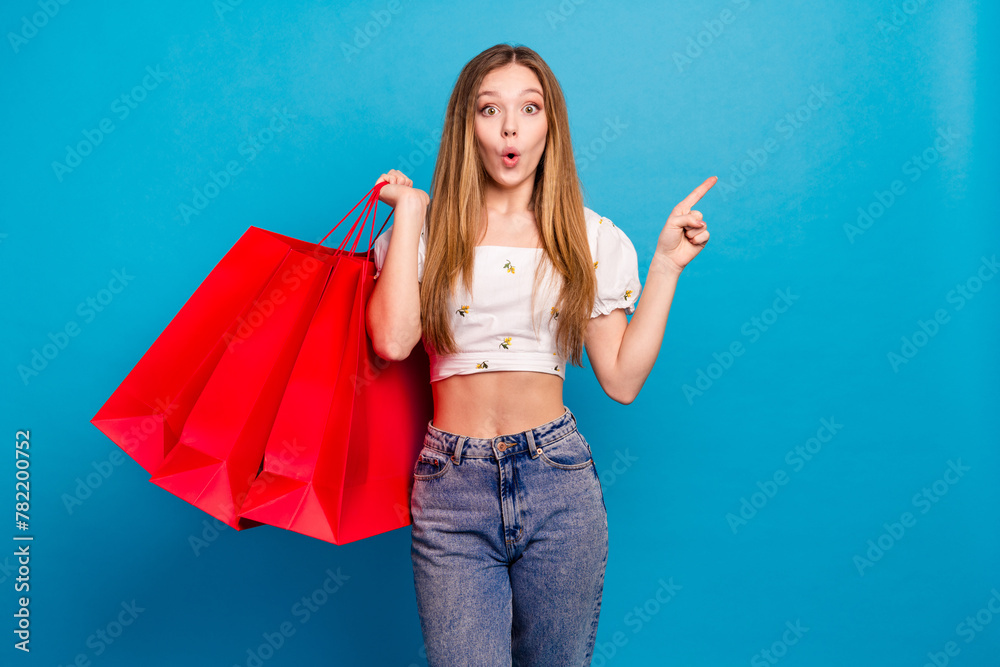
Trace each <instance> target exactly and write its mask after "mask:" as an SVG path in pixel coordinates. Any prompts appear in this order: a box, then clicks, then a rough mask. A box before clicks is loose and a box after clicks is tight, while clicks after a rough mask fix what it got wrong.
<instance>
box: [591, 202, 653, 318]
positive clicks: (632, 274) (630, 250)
mask: <svg viewBox="0 0 1000 667" xmlns="http://www.w3.org/2000/svg"><path fill="white" fill-rule="evenodd" d="M596 237H597V242H596V245H595V250H594V271H595V272H596V273H597V297H596V299H595V300H594V309H593V311H592V312H591V314H590V316H591V317H597V316H598V315H607V314H608V313H611V312H612V311H614V310H615V309H616V308H624V309H625V312H626V314H628V315H631V314H632V313H633V312H635V302H636V301H637V300H638V298H639V292H640V291H641V290H642V284H641V283H640V282H639V258H638V255H637V254H636V251H635V246H633V245H632V241H631V240H630V239H629V238H628V236H626V234H625V232H623V231H622V230H621V228H620V227H618V226H616V225H615V224H614V223H613V222H611V221H610V220H608V219H607V218H604V217H601V218H600V220H599V221H598V223H597V234H596Z"/></svg>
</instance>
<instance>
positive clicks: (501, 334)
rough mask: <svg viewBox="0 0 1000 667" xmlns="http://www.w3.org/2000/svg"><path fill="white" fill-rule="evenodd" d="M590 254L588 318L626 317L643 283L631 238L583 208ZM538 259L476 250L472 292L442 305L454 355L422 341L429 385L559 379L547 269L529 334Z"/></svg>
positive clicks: (528, 251) (510, 250) (420, 255)
mask: <svg viewBox="0 0 1000 667" xmlns="http://www.w3.org/2000/svg"><path fill="white" fill-rule="evenodd" d="M583 212H584V219H585V220H586V222H587V237H588V239H589V241H590V253H591V255H592V256H593V258H594V270H595V272H596V273H597V297H596V298H595V300H594V308H593V310H592V311H591V314H590V316H591V317H597V316H598V315H607V314H608V313H610V312H612V311H613V310H615V309H616V308H624V309H625V312H626V313H628V314H632V313H633V312H634V311H635V303H636V301H637V300H638V298H639V292H640V291H641V290H642V285H641V283H640V282H639V261H638V257H637V255H636V251H635V247H634V246H633V245H632V241H630V240H629V238H628V236H626V235H625V232H623V231H622V230H621V228H619V227H617V226H616V225H615V224H614V223H613V222H611V221H610V220H609V219H607V218H604V217H601V216H600V215H598V214H597V213H594V211H592V210H590V209H589V208H587V207H584V209H583ZM426 235H427V223H426V222H425V223H424V228H423V230H422V231H421V232H420V241H419V244H418V249H417V281H418V282H420V281H422V280H423V273H424V256H425V252H426ZM391 236H392V227H391V226H390V227H388V228H387V229H385V230H384V231H383V232H382V234H381V236H379V237H378V238H377V239H376V240H375V243H374V244H373V246H372V253H373V254H374V255H375V268H376V273H375V278H378V276H379V274H380V273H381V272H382V264H383V263H384V261H385V256H386V253H387V252H388V247H389V239H390V237H391ZM544 256H545V253H544V251H543V250H542V249H541V248H517V247H510V246H486V245H481V246H477V247H476V262H475V275H474V277H473V293H472V294H469V293H468V292H467V291H466V290H465V288H464V286H463V285H462V283H461V281H459V282H458V285H457V286H456V294H455V295H454V296H452V297H451V299H450V300H449V308H448V311H449V313H450V315H451V317H452V332H453V335H454V338H455V342H456V344H457V345H458V348H459V349H460V350H461V352H459V353H457V354H451V355H441V356H437V355H435V354H434V353H433V352H432V351H431V350H430V348H428V346H427V344H426V342H425V343H424V349H425V350H426V351H427V353H428V357H429V358H430V371H431V382H436V381H438V380H441V379H444V378H446V377H448V376H450V375H462V374H467V373H483V372H490V371H511V370H524V371H537V372H540V373H552V374H554V375H558V376H560V377H562V378H563V379H565V378H566V369H565V366H564V363H565V361H566V360H565V359H562V358H560V357H559V356H558V354H557V352H556V345H555V334H556V325H557V318H558V317H559V313H558V311H557V310H556V307H555V303H556V301H557V299H558V298H559V291H558V286H557V285H555V284H556V283H558V282H561V278H559V277H558V276H555V271H554V270H552V269H549V271H548V280H545V279H543V282H541V283H539V285H538V291H537V293H536V294H535V324H536V325H537V329H538V333H537V335H536V333H535V331H534V328H533V325H532V321H531V313H530V312H529V311H530V306H531V290H532V284H533V282H534V278H535V269H536V265H537V263H538V262H539V261H540V260H541V259H543V258H544Z"/></svg>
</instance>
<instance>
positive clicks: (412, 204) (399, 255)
mask: <svg viewBox="0 0 1000 667" xmlns="http://www.w3.org/2000/svg"><path fill="white" fill-rule="evenodd" d="M391 187H393V186H392V185H387V186H384V187H383V189H382V192H385V190H388V189H389V188H391ZM427 204H428V199H427V194H426V193H424V192H423V191H421V190H414V189H412V188H408V191H406V192H404V193H402V194H401V195H400V197H399V200H398V201H397V202H396V206H395V209H394V213H393V217H394V218H395V221H394V222H393V225H392V228H393V229H392V237H391V238H390V239H389V247H388V250H387V252H386V257H385V261H384V262H383V265H382V270H381V273H380V274H379V277H378V279H377V280H376V281H375V288H374V289H373V291H372V295H371V298H370V299H369V301H368V310H367V311H366V314H365V324H366V325H367V327H368V334H369V336H370V337H371V339H372V347H373V348H374V350H375V354H377V355H378V356H380V357H382V358H383V359H388V360H390V361H401V360H403V359H406V358H407V357H409V356H410V352H412V351H413V348H414V346H416V344H417V343H418V342H419V341H420V337H421V335H422V333H423V330H422V327H421V324H420V283H418V282H417V249H418V243H419V241H420V231H421V229H422V228H423V226H424V218H425V216H426V215H427Z"/></svg>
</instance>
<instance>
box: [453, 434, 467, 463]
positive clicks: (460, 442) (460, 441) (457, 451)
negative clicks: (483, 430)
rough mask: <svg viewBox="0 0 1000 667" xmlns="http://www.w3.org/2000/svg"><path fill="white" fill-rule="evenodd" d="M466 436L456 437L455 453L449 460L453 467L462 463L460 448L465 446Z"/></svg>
mask: <svg viewBox="0 0 1000 667" xmlns="http://www.w3.org/2000/svg"><path fill="white" fill-rule="evenodd" d="M465 439H466V436H464V435H460V436H458V442H457V443H456V444H455V453H454V454H453V455H452V457H451V460H452V462H453V463H454V464H455V465H458V464H459V463H461V462H462V446H463V445H464V444H465Z"/></svg>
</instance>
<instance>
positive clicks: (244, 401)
mask: <svg viewBox="0 0 1000 667" xmlns="http://www.w3.org/2000/svg"><path fill="white" fill-rule="evenodd" d="M383 185H384V183H381V184H378V185H376V186H375V187H374V188H373V189H372V191H370V192H369V194H368V195H367V197H368V203H367V205H366V206H365V209H364V211H363V212H362V214H361V215H359V220H358V221H356V222H355V224H354V227H352V229H351V230H350V233H349V235H348V236H347V238H345V241H344V242H343V243H342V244H341V247H340V248H337V249H331V248H326V247H324V246H322V245H320V244H322V241H320V244H313V243H308V242H305V241H300V240H298V239H294V238H291V237H287V236H283V235H280V234H276V233H274V232H269V231H267V230H263V229H260V228H257V227H250V228H249V229H248V230H247V232H246V233H245V234H244V235H243V236H242V237H241V238H240V239H239V241H238V242H237V243H236V244H235V245H234V246H233V248H232V249H231V250H230V251H229V252H228V253H227V254H226V256H225V257H224V258H223V259H222V260H221V261H220V262H219V264H218V265H217V266H216V267H215V269H213V270H212V272H211V273H210V274H209V276H208V277H207V278H206V279H205V281H204V282H203V283H202V285H201V286H200V287H199V288H198V290H197V291H196V292H195V293H194V295H192V297H191V298H190V299H189V300H188V302H187V303H186V304H185V305H184V307H183V308H182V309H181V311H180V312H179V313H178V314H177V316H176V317H175V318H174V319H173V320H172V321H171V323H170V324H169V325H168V326H167V328H166V329H165V330H164V331H163V333H162V334H161V335H160V336H159V338H157V340H156V342H155V343H154V344H153V346H152V347H150V349H149V350H148V351H147V352H146V354H145V355H144V356H143V357H142V359H140V361H139V362H138V363H137V364H136V366H135V368H133V370H132V371H131V372H130V373H129V375H128V376H127V377H126V378H125V380H124V381H123V382H122V383H121V385H120V386H119V387H118V389H117V390H116V391H115V393H114V394H113V395H112V396H111V397H110V398H109V399H108V401H107V402H106V403H105V405H104V406H103V407H102V408H101V410H100V411H99V412H98V413H97V415H95V416H94V418H93V419H92V420H91V421H92V423H94V425H95V426H97V427H98V428H99V429H101V430H102V431H103V432H104V433H105V434H107V435H108V436H109V437H110V438H111V439H112V440H113V441H115V442H116V444H118V445H119V446H120V447H122V449H124V450H125V451H126V453H128V454H129V455H130V456H132V457H133V458H134V459H135V460H136V461H137V462H139V463H140V465H142V466H143V467H144V468H145V469H146V470H148V471H150V472H151V473H152V478H151V481H153V482H154V483H156V484H158V485H160V486H162V487H163V488H166V489H167V490H169V491H171V492H172V493H174V494H175V495H178V496H179V497H181V498H183V499H185V500H187V501H188V502H191V503H192V504H194V505H196V506H197V507H200V508H201V509H203V510H205V511H206V512H208V513H209V514H211V515H213V516H215V517H217V518H219V519H221V520H223V521H225V522H226V523H228V524H229V525H230V526H233V527H234V528H236V529H241V528H247V527H252V526H255V525H259V524H260V523H261V522H260V521H258V520H256V519H252V518H247V517H243V516H241V508H242V505H243V504H244V501H245V499H246V496H247V492H248V490H249V489H250V487H251V484H252V483H253V481H254V479H255V478H257V475H258V473H259V472H260V471H261V469H262V468H263V467H265V461H264V460H263V459H264V453H265V449H267V450H268V451H269V452H272V457H271V458H272V459H273V460H274V461H279V462H283V463H290V464H295V467H296V469H297V470H300V471H301V469H302V468H303V464H304V463H305V465H307V466H309V465H311V466H313V467H315V466H318V465H319V464H320V463H322V460H321V459H319V458H314V459H309V458H308V455H307V454H306V453H307V452H308V451H310V449H309V447H314V446H315V443H312V442H309V441H301V442H302V443H303V444H301V445H300V444H298V441H292V442H291V446H290V447H287V448H286V449H285V450H284V451H281V450H277V449H275V447H277V446H275V447H271V446H269V445H268V443H269V441H271V440H272V439H271V431H272V429H273V427H274V426H275V420H276V418H277V417H278V414H279V407H281V406H282V405H284V404H285V403H286V400H285V394H286V391H288V389H289V382H290V380H291V378H292V377H293V370H294V369H297V368H300V367H305V365H306V364H309V363H311V362H310V361H308V359H310V358H312V355H314V354H316V350H320V349H321V348H322V347H323V345H322V335H323V334H322V333H312V329H313V327H314V326H316V327H318V326H320V325H322V326H326V327H327V329H324V331H332V330H334V329H336V328H337V326H338V325H337V322H339V323H340V324H339V327H340V329H341V331H342V332H348V333H350V332H352V331H355V329H357V328H358V324H359V323H360V329H359V331H360V335H358V334H357V333H355V334H353V338H352V337H351V336H350V335H345V336H342V337H341V338H339V339H335V340H328V341H327V345H326V349H325V351H324V353H325V356H324V359H325V361H326V364H327V368H334V369H336V373H335V374H333V375H330V376H313V379H312V381H313V382H316V383H318V387H319V388H320V390H321V389H322V386H323V385H324V384H325V385H329V386H340V387H341V389H340V392H339V393H338V394H337V399H338V400H346V401H348V404H349V407H347V408H344V406H343V405H341V404H339V403H338V404H337V406H335V407H336V410H338V411H339V412H338V414H339V415H340V416H339V418H338V419H339V420H338V421H336V422H335V423H331V424H330V425H329V427H328V430H327V431H325V432H329V428H332V429H334V431H336V430H337V429H342V432H341V433H340V439H339V440H337V439H336V438H333V440H330V439H329V438H328V439H327V442H335V443H339V446H340V447H348V448H350V447H353V448H354V449H353V450H350V451H352V452H353V453H352V454H351V456H350V457H349V458H350V459H351V460H355V459H358V458H359V457H360V458H361V459H362V460H364V461H368V458H367V457H366V456H364V455H362V454H361V452H362V451H363V450H364V448H366V447H373V446H380V445H381V444H382V441H384V440H385V439H388V440H390V441H391V444H390V445H387V446H385V448H384V449H383V450H380V453H381V452H382V451H384V452H386V455H388V454H389V453H395V454H396V455H398V456H400V457H402V460H397V459H392V460H391V461H385V460H381V459H380V460H379V462H380V464H381V465H382V468H380V469H378V472H376V473H375V474H374V475H372V482H371V484H366V482H365V480H364V479H359V478H358V477H357V474H356V473H357V470H359V468H358V467H357V466H356V465H354V466H351V467H350V468H348V467H344V469H343V470H344V475H345V476H344V477H342V479H343V480H344V481H345V482H346V483H348V484H350V485H351V486H352V488H354V489H355V490H357V491H358V492H357V493H355V492H354V491H351V492H350V493H347V494H340V495H339V496H338V498H347V499H348V502H346V503H342V504H341V505H340V506H339V511H340V515H339V519H338V521H337V524H336V525H338V526H339V525H341V523H343V524H345V525H346V524H351V521H352V520H353V521H355V524H357V525H359V526H360V528H359V529H358V530H355V531H354V532H353V533H352V534H354V535H359V536H362V537H363V536H368V535H374V534H377V533H379V532H384V531H385V530H391V529H393V528H397V527H402V526H405V525H408V523H409V510H408V507H409V506H408V498H409V489H410V486H411V485H412V476H409V475H408V476H407V478H406V479H405V480H404V479H403V478H402V477H400V476H398V475H396V474H395V470H396V469H398V468H400V467H402V466H404V465H405V466H406V468H407V470H408V471H410V472H411V473H412V466H413V463H414V461H415V460H416V456H417V453H418V452H419V448H420V446H421V441H422V438H423V432H424V430H425V429H426V424H427V421H428V420H429V419H430V415H431V399H430V385H429V366H428V360H427V358H426V352H425V351H424V350H423V349H420V348H419V347H418V348H416V349H415V350H414V354H413V355H411V356H410V358H409V359H407V360H406V361H404V362H394V363H388V362H385V361H383V360H380V359H378V357H376V356H375V355H374V354H373V353H372V352H371V344H370V340H369V339H368V337H367V336H366V335H365V333H364V326H363V323H364V309H365V306H366V305H367V299H368V297H369V296H370V294H371V289H372V287H373V279H372V277H371V276H372V275H373V274H374V264H373V259H372V258H371V256H370V250H369V251H366V252H363V253H359V252H355V251H354V248H356V246H357V242H358V239H359V238H360V236H359V237H358V239H355V241H354V247H353V248H352V250H351V252H345V251H344V248H343V246H344V245H345V244H346V242H347V240H348V239H349V238H351V237H352V236H354V234H355V232H356V231H357V232H360V231H363V230H364V228H365V223H364V222H363V221H362V219H363V218H365V219H366V216H367V214H368V213H369V212H371V213H372V221H373V222H374V211H375V210H376V208H377V200H378V192H379V191H380V190H381V187H382V186H383ZM362 201H364V200H362ZM360 203H361V202H359V203H358V204H357V205H355V207H354V209H356V208H357V206H358V205H360ZM354 209H352V211H351V212H353V210H354ZM349 215H350V213H348V216H349ZM390 215H391V214H390ZM346 218H347V216H345V218H344V219H346ZM341 222H343V220H341ZM359 222H361V227H360V229H358V223H359ZM339 224H340V223H338V225H337V226H339ZM384 226H385V225H384V224H383V228H384ZM334 229H336V226H335V227H334ZM331 233H332V230H331ZM327 236H329V234H327ZM325 238H326V237H324V240H325ZM370 247H371V245H370V243H369V248H370ZM321 313H322V316H320V315H321ZM357 313H360V315H358V314H357ZM359 317H360V319H358V318H359ZM330 327H332V329H331V328H330ZM362 354H364V355H365V360H364V361H361V359H360V357H361V355H362ZM373 368H374V369H375V370H376V371H377V372H372V369H373ZM349 369H353V375H354V377H355V378H358V377H362V378H364V383H363V384H364V386H365V388H366V389H367V391H365V392H363V394H364V396H366V397H367V396H372V397H378V399H379V404H378V405H377V406H371V407H372V409H371V410H368V408H369V403H367V402H366V401H364V400H355V399H354V397H353V396H349V395H348V394H346V393H345V390H344V389H343V388H342V387H343V385H342V384H335V383H341V382H346V381H348V380H341V378H342V377H345V378H348V377H349V376H350V375H351V373H347V374H346V375H345V374H344V372H346V371H348V370H349ZM358 370H363V374H362V375H360V376H359V374H358ZM298 375H301V372H298V373H297V374H296V377H298ZM355 384H357V382H355ZM295 386H298V381H297V380H296V383H295ZM296 391H298V390H296ZM321 393H322V390H321ZM327 393H329V392H327ZM289 400H291V399H289ZM394 401H395V402H394ZM345 405H347V404H345ZM326 407H327V410H326V411H325V412H324V411H323V410H318V411H316V412H314V413H310V414H309V415H306V416H305V417H306V418H311V419H313V420H314V421H320V420H322V422H323V423H324V424H326V423H327V421H326V420H327V418H328V417H329V415H330V414H332V412H333V407H334V406H330V405H327V406H326ZM345 409H346V412H344V410H345ZM355 409H357V410H358V411H359V412H358V413H357V414H355V412H354V411H355ZM284 410H285V411H287V408H286V409H284ZM390 415H391V418H390V417H389V416H390ZM370 420H374V421H375V422H378V424H377V425H376V426H375V427H374V428H370V426H371V424H369V421H370ZM386 424H389V425H390V426H388V427H387V426H385V425H386ZM307 432H309V433H313V434H315V433H317V432H320V431H319V430H318V429H316V428H315V427H314V428H312V430H308V429H307ZM347 451H348V450H346V449H345V452H347ZM300 456H305V457H306V458H304V459H299V457H300ZM340 456H343V453H342V454H341V455H340ZM376 458H378V457H376ZM345 460H346V459H345ZM307 461H308V463H306V462H307ZM348 470H351V471H354V472H352V474H351V475H346V472H347V471H348ZM324 474H325V475H326V477H323V476H322V475H321V476H320V477H322V479H324V480H327V479H331V480H333V479H334V478H336V475H332V477H331V476H330V475H331V474H332V473H324ZM387 480H388V481H387ZM333 483H334V487H332V488H333V493H334V494H335V495H336V494H337V488H338V487H336V482H335V481H334V482H333ZM267 486H269V487H270V486H271V485H267ZM321 486H322V488H323V491H321V492H320V493H325V494H327V495H328V494H329V493H330V488H331V487H329V486H328V485H321ZM376 487H378V489H377V490H375V489H376ZM256 488H257V489H258V490H259V489H262V488H264V487H263V482H262V484H258V485H257V487H256ZM276 488H277V487H271V488H270V489H269V490H270V491H271V492H272V493H273V492H274V491H275V489H276ZM339 488H340V490H343V488H344V487H343V485H341V486H340V487H339ZM366 489H367V490H368V491H367V492H366ZM373 490H374V491H373ZM359 497H360V498H361V504H360V505H358V504H357V503H356V502H354V499H355V498H359ZM385 507H390V508H391V509H392V510H393V516H394V517H395V521H387V520H385V519H384V518H382V517H386V516H387V515H386V512H385V510H384V508H385ZM348 513H349V518H348V519H345V517H347V516H348ZM299 515H300V517H304V516H305V514H304V513H302V512H300V513H299ZM331 516H332V515H331ZM372 518H374V520H375V521H376V523H374V524H370V523H368V521H369V519H372ZM297 525H300V526H301V527H302V528H306V524H305V523H303V519H301V518H300V520H299V523H298V524H297ZM352 525H354V524H352ZM283 527H290V528H292V529H293V530H299V528H296V527H293V526H290V525H288V526H283ZM300 532H304V533H306V534H316V536H317V537H320V536H321V535H322V533H321V531H316V530H314V529H311V528H310V529H303V530H300ZM355 539H360V537H358V538H355ZM331 541H333V540H331Z"/></svg>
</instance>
